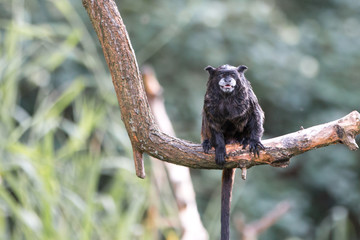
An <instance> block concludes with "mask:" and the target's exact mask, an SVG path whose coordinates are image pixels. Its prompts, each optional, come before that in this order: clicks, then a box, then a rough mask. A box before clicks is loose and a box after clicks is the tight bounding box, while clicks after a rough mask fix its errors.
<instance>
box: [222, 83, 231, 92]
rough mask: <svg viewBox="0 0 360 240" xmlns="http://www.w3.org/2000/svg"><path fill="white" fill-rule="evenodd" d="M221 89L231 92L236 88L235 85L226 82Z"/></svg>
mask: <svg viewBox="0 0 360 240" xmlns="http://www.w3.org/2000/svg"><path fill="white" fill-rule="evenodd" d="M220 88H221V90H222V91H224V92H231V91H233V90H234V86H232V85H230V84H226V85H223V86H220Z"/></svg>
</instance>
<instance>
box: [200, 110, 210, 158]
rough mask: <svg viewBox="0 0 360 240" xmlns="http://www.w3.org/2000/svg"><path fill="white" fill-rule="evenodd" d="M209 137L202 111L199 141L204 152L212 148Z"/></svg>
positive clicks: (206, 121) (207, 126)
mask: <svg viewBox="0 0 360 240" xmlns="http://www.w3.org/2000/svg"><path fill="white" fill-rule="evenodd" d="M210 139H211V131H210V126H209V122H208V120H207V117H206V114H205V112H204V111H203V113H202V125H201V142H202V147H203V149H204V152H205V153H209V150H210V149H211V148H212V145H211V141H210Z"/></svg>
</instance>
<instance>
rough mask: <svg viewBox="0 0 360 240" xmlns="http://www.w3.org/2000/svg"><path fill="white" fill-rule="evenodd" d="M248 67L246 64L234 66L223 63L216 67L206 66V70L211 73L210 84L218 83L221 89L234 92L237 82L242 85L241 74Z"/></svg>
mask: <svg viewBox="0 0 360 240" xmlns="http://www.w3.org/2000/svg"><path fill="white" fill-rule="evenodd" d="M246 69H247V67H246V66H244V65H241V66H239V67H234V66H230V65H228V64H225V65H222V66H220V67H218V68H214V67H212V66H207V67H206V68H205V70H206V71H208V72H209V74H210V79H209V80H210V82H211V84H210V85H211V86H215V85H214V84H216V83H217V84H218V86H219V88H220V90H221V91H222V92H223V93H226V94H229V93H232V92H233V91H234V90H235V88H236V85H237V84H238V85H242V81H241V75H242V74H244V72H245V71H246ZM240 87H241V86H240Z"/></svg>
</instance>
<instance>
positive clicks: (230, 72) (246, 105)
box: [201, 65, 264, 165]
mask: <svg viewBox="0 0 360 240" xmlns="http://www.w3.org/2000/svg"><path fill="white" fill-rule="evenodd" d="M246 69H247V67H246V66H244V65H241V66H239V67H233V66H230V65H223V66H220V67H218V68H213V67H211V66H208V67H207V68H205V70H207V71H208V72H209V74H210V77H209V81H208V83H207V91H206V94H205V99H204V108H203V119H202V129H201V136H202V141H203V143H202V145H203V149H204V152H206V153H208V152H209V150H210V149H211V147H214V148H215V161H216V163H217V164H219V165H222V164H224V163H225V158H226V151H225V144H227V143H231V142H239V143H240V144H242V145H243V148H246V146H248V145H249V146H250V152H252V153H254V155H259V151H260V149H263V148H264V146H263V145H262V144H261V141H260V140H261V136H262V134H263V132H264V129H263V122H264V113H263V111H262V109H261V107H260V105H259V103H258V100H257V98H256V96H255V94H254V92H253V90H252V88H251V84H250V82H249V81H248V80H247V79H246V78H245V76H244V72H245V71H246ZM227 77H229V78H230V77H231V78H233V79H235V80H236V85H235V89H234V90H233V91H232V92H223V91H222V90H221V89H220V87H219V81H220V80H221V78H225V79H226V78H227Z"/></svg>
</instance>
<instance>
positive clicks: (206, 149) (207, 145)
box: [202, 139, 212, 153]
mask: <svg viewBox="0 0 360 240" xmlns="http://www.w3.org/2000/svg"><path fill="white" fill-rule="evenodd" d="M202 147H203V150H204V153H209V150H210V149H211V147H212V146H211V143H210V141H209V139H206V140H204V141H203V143H202Z"/></svg>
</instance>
